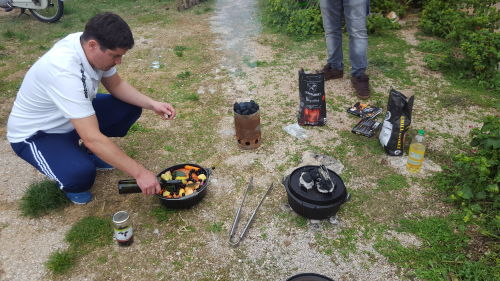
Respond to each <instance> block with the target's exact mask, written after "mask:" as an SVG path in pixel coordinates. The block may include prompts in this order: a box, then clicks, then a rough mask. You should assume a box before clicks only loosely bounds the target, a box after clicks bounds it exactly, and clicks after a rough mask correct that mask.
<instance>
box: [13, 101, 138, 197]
mask: <svg viewBox="0 0 500 281" xmlns="http://www.w3.org/2000/svg"><path fill="white" fill-rule="evenodd" d="M92 105H93V106H94V110H95V112H96V117H97V120H98V122H99V129H100V130H101V132H102V133H103V134H104V135H106V136H108V137H123V136H125V135H126V134H127V132H128V130H129V129H130V127H131V126H132V124H134V123H135V121H137V119H139V117H140V116H141V113H142V109H141V108H140V107H137V106H134V105H131V104H128V103H125V102H122V101H120V100H118V99H116V98H114V97H113V96H112V95H109V94H97V96H96V98H95V99H94V100H93V101H92ZM79 139H80V137H79V136H78V134H77V133H76V130H73V131H71V132H68V133H65V134H48V133H45V132H42V131H38V132H37V133H36V134H34V135H33V136H31V137H29V138H28V139H26V140H24V141H23V142H18V143H11V146H12V148H13V149H14V152H15V153H16V154H17V155H18V156H19V157H21V158H22V159H24V160H25V161H27V162H28V163H30V164H31V165H33V166H34V167H35V168H36V169H37V170H39V171H40V172H42V173H43V174H44V175H46V176H47V177H49V178H50V179H52V180H54V181H56V182H57V183H58V184H59V187H60V188H61V189H62V190H63V191H67V192H83V191H87V190H89V189H90V188H91V187H92V185H93V184H94V180H95V176H96V167H95V165H94V162H93V161H92V159H91V157H90V156H89V154H88V152H87V151H86V150H85V149H83V148H81V147H80V146H79V144H78V141H79Z"/></svg>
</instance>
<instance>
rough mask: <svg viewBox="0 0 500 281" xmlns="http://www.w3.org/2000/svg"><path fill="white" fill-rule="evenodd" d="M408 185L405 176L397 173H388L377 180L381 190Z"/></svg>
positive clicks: (401, 187) (397, 188) (396, 188)
mask: <svg viewBox="0 0 500 281" xmlns="http://www.w3.org/2000/svg"><path fill="white" fill-rule="evenodd" d="M409 186H410V185H409V184H408V182H407V181H406V178H405V177H403V176H402V175H398V174H392V175H388V176H385V177H384V178H382V179H379V180H378V188H379V190H381V191H390V190H399V189H404V188H408V187H409Z"/></svg>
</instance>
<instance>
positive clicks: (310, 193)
mask: <svg viewBox="0 0 500 281" xmlns="http://www.w3.org/2000/svg"><path fill="white" fill-rule="evenodd" d="M318 168H319V166H303V167H300V168H297V169H295V170H294V171H293V172H292V173H291V174H290V176H289V177H288V179H287V180H285V181H286V183H285V186H286V189H287V192H291V193H292V194H293V195H294V196H296V197H297V198H298V199H300V200H302V201H304V202H307V203H310V204H315V205H330V204H333V203H335V202H338V201H343V200H345V197H346V195H347V192H346V189H345V185H344V182H343V181H342V179H341V178H340V176H339V175H337V174H336V173H335V172H334V171H332V170H330V169H328V172H329V175H330V178H331V179H332V181H333V183H334V184H335V189H334V191H333V192H329V193H320V192H319V191H318V190H317V189H316V188H311V189H309V190H307V189H305V188H303V187H301V184H300V177H301V175H302V173H303V172H307V173H315V171H317V170H318Z"/></svg>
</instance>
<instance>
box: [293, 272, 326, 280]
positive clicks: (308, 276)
mask: <svg viewBox="0 0 500 281" xmlns="http://www.w3.org/2000/svg"><path fill="white" fill-rule="evenodd" d="M286 281H333V279H330V278H328V277H326V276H323V275H320V274H316V273H301V274H297V275H294V276H292V277H290V278H288V279H287V280H286Z"/></svg>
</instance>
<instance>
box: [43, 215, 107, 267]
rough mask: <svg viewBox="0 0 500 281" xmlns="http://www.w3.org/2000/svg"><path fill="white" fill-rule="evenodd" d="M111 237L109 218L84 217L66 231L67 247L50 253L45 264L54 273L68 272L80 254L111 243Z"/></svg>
mask: <svg viewBox="0 0 500 281" xmlns="http://www.w3.org/2000/svg"><path fill="white" fill-rule="evenodd" d="M112 237H113V230H112V227H111V220H110V219H102V218H99V217H93V216H90V217H85V218H83V219H81V220H80V221H78V222H77V223H76V224H75V225H73V226H72V227H71V229H70V230H69V231H68V233H66V236H65V238H64V239H65V240H66V242H68V244H69V248H68V249H66V250H59V251H57V252H54V253H52V254H51V255H50V256H49V259H48V261H47V262H46V264H45V265H46V267H47V268H48V269H49V270H50V271H51V272H52V273H54V274H62V273H65V272H68V271H70V270H71V269H72V268H73V266H74V265H75V264H76V261H77V260H78V259H79V258H80V257H81V256H83V255H85V254H87V253H88V252H90V251H92V250H93V249H95V248H96V247H103V246H106V245H109V244H111V242H112Z"/></svg>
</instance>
